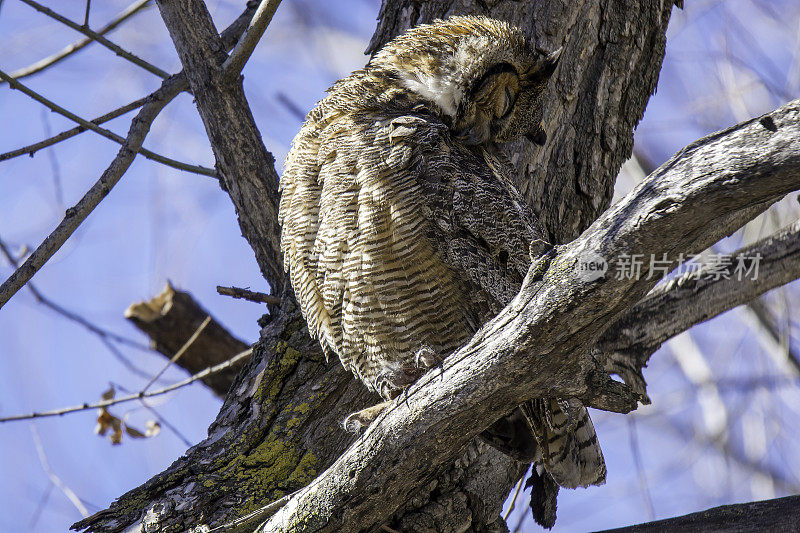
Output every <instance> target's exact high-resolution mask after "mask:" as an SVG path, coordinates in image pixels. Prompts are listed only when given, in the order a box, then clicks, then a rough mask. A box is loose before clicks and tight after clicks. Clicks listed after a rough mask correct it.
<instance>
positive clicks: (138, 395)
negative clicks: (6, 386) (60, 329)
mask: <svg viewBox="0 0 800 533" xmlns="http://www.w3.org/2000/svg"><path fill="white" fill-rule="evenodd" d="M252 351H253V350H252V349H250V348H248V349H247V350H245V351H243V352H241V353H238V354H236V355H234V356H233V357H231V358H230V359H228V360H227V361H225V362H222V363H220V364H218V365H214V366H212V367H208V368H206V369H204V370H202V371H200V372H198V373H197V374H193V375H191V376H189V377H188V378H186V379H184V380H182V381H178V382H177V383H173V384H172V385H168V386H166V387H162V388H160V389H156V390H154V391H150V392H146V391H144V390H142V391H139V392H135V393H133V394H128V395H126V396H119V397H118V398H112V399H110V400H102V401H99V402H94V403H84V404H81V405H74V406H72V407H62V408H61V409H52V410H50V411H41V412H35V413H28V414H24V415H12V416H6V417H2V418H0V423H2V422H15V421H17V420H30V419H34V418H46V417H49V416H63V415H66V414H69V413H77V412H78V411H86V410H88V409H101V408H103V407H109V406H112V405H116V404H118V403H124V402H132V401H134V400H142V399H144V398H152V397H153V396H160V395H162V394H166V393H168V392H172V391H174V390H176V389H180V388H182V387H185V386H187V385H191V384H192V383H194V382H195V381H197V380H199V379H204V378H206V377H208V376H210V375H212V374H215V373H217V372H221V371H223V370H226V369H227V368H230V367H231V366H233V365H235V364H236V363H239V362H240V361H242V360H244V359H245V358H247V357H250V355H251V354H252Z"/></svg>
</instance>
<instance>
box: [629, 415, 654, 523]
mask: <svg viewBox="0 0 800 533" xmlns="http://www.w3.org/2000/svg"><path fill="white" fill-rule="evenodd" d="M628 439H629V443H630V446H631V454H632V455H633V463H634V465H636V472H637V474H638V477H639V487H640V488H641V490H642V497H643V498H644V502H645V505H647V515H648V517H649V519H650V520H651V521H653V520H655V519H656V508H655V506H654V505H653V497H652V496H651V495H650V486H649V485H648V484H647V474H646V473H645V469H644V465H643V464H642V452H641V450H640V449H639V435H638V434H637V432H636V417H635V416H633V415H631V416H629V417H628Z"/></svg>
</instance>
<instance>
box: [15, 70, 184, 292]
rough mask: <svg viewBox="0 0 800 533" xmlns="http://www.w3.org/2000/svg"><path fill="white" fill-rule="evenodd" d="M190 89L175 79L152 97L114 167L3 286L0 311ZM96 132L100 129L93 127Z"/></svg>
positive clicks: (73, 228)
mask: <svg viewBox="0 0 800 533" xmlns="http://www.w3.org/2000/svg"><path fill="white" fill-rule="evenodd" d="M185 86H186V78H185V77H183V76H175V77H172V78H170V79H168V80H166V81H164V83H162V84H161V87H160V88H159V89H158V90H157V91H156V92H154V93H153V94H152V95H151V98H150V100H149V101H148V103H147V104H145V105H144V106H143V107H142V109H141V110H140V111H139V114H137V115H136V118H134V119H133V121H132V122H131V128H130V130H129V132H128V138H127V139H126V140H125V142H124V144H123V145H122V148H120V150H119V152H117V156H116V157H115V158H114V160H113V161H112V162H111V165H109V167H108V168H107V169H106V170H105V171H104V172H103V175H102V176H100V179H99V180H97V182H96V183H95V184H94V185H92V187H91V188H90V189H89V191H88V192H87V193H86V194H85V195H84V196H83V198H81V199H80V201H78V203H77V204H76V205H75V206H74V207H70V208H69V209H67V212H66V215H65V216H64V219H63V220H62V221H61V223H59V225H58V227H56V229H54V230H53V231H52V232H51V233H50V235H48V236H47V237H46V238H45V239H44V241H42V244H40V245H39V246H38V247H37V248H36V250H34V251H33V253H32V254H31V255H30V256H29V257H28V258H27V259H26V260H25V262H24V263H23V264H22V266H20V267H19V268H17V269H16V270H15V271H14V273H12V274H11V276H10V277H9V278H8V279H7V280H6V281H4V282H3V284H2V285H0V308H2V307H3V306H4V305H5V304H6V302H7V301H8V300H9V299H10V298H11V297H12V296H13V295H14V294H16V293H17V291H19V290H20V289H21V288H22V287H23V286H24V285H25V284H26V283H28V281H30V279H31V278H32V277H33V275H34V274H35V273H36V272H37V271H38V270H39V269H40V268H42V267H43V266H44V265H45V263H47V261H48V260H49V259H50V258H51V257H52V256H53V254H55V253H56V252H57V251H58V250H59V249H60V248H61V246H63V244H64V243H65V242H66V241H67V239H68V238H69V237H70V236H71V235H72V234H73V233H74V232H75V230H77V229H78V226H80V225H81V223H82V222H83V221H84V220H86V217H88V216H89V213H91V212H92V211H93V210H94V208H95V207H97V206H98V204H99V203H100V202H101V201H102V200H103V198H105V197H106V196H107V195H108V193H109V192H111V189H112V188H113V187H114V185H116V184H117V182H118V181H119V180H120V178H122V175H123V174H124V173H125V171H126V170H128V167H129V166H130V165H131V163H132V162H133V159H134V158H135V157H136V154H137V152H138V151H139V150H140V149H141V147H142V142H144V139H145V137H147V133H148V132H149V131H150V125H151V124H152V123H153V121H154V120H155V118H156V116H158V114H159V113H160V112H161V110H162V109H163V108H164V106H165V105H167V103H169V102H170V101H171V100H172V99H173V98H174V97H175V96H176V95H177V94H179V93H180V92H181V91H183V89H184V87H185ZM92 127H94V128H96V127H97V126H94V125H92Z"/></svg>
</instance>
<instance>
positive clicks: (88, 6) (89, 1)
mask: <svg viewBox="0 0 800 533" xmlns="http://www.w3.org/2000/svg"><path fill="white" fill-rule="evenodd" d="M91 8H92V0H86V15H85V16H84V17H83V27H84V28H88V27H89V10H90V9H91Z"/></svg>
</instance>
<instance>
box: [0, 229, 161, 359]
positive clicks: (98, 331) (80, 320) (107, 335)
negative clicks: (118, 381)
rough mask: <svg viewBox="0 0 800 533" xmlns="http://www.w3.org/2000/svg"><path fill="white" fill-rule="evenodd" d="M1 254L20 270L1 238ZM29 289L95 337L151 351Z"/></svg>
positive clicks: (57, 311)
mask: <svg viewBox="0 0 800 533" xmlns="http://www.w3.org/2000/svg"><path fill="white" fill-rule="evenodd" d="M0 253H2V255H3V256H4V257H5V258H6V260H7V261H8V262H9V264H10V265H11V266H12V267H14V268H19V262H18V260H17V258H16V257H14V254H12V253H11V250H9V249H8V245H7V244H6V243H5V242H4V241H3V239H2V238H0ZM28 289H29V290H30V291H31V294H33V297H34V298H36V301H37V302H39V303H41V304H42V305H44V306H45V307H48V308H50V309H52V310H53V311H55V312H56V313H58V314H59V315H61V316H63V317H64V318H66V319H68V320H71V321H72V322H76V323H77V324H80V325H81V326H83V327H84V328H86V329H87V330H89V331H90V332H92V333H94V334H95V335H97V336H99V337H100V338H101V339H104V340H111V341H114V342H117V343H119V344H124V345H126V346H131V347H133V348H136V349H138V350H143V351H146V352H148V351H150V348H149V347H148V346H147V345H145V344H143V343H141V342H138V341H135V340H133V339H129V338H127V337H124V336H122V335H119V334H117V333H114V332H112V331H108V330H106V329H103V328H101V327H99V326H97V325H95V324H93V323H91V322H89V321H88V320H86V319H85V318H84V317H82V316H80V315H78V314H76V313H73V312H72V311H70V310H68V309H65V308H63V307H61V306H60V305H58V304H57V303H55V302H53V301H52V300H50V299H49V298H47V297H46V296H45V295H43V294H42V293H41V292H40V291H39V289H38V288H37V287H36V286H35V285H34V284H33V283H29V284H28Z"/></svg>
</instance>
